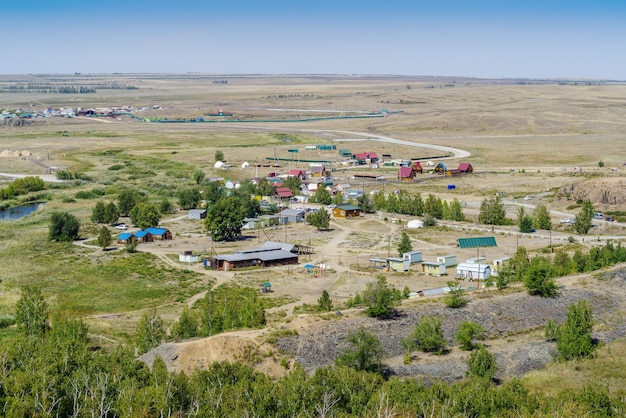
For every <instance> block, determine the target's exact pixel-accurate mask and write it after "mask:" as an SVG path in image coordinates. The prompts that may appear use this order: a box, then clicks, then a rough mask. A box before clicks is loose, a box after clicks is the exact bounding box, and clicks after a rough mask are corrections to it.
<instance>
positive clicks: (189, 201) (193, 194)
mask: <svg viewBox="0 0 626 418" xmlns="http://www.w3.org/2000/svg"><path fill="white" fill-rule="evenodd" d="M176 195H177V196H178V204H179V205H180V207H181V208H183V209H185V210H189V209H195V208H197V207H198V205H199V204H200V200H201V199H202V196H201V195H200V190H198V189H197V188H195V187H190V188H186V189H181V190H179V191H178V192H177V193H176Z"/></svg>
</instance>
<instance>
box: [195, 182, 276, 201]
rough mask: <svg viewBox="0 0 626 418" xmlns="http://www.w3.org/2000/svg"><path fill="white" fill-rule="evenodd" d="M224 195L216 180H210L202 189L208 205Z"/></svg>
mask: <svg viewBox="0 0 626 418" xmlns="http://www.w3.org/2000/svg"><path fill="white" fill-rule="evenodd" d="M270 194H271V193H270ZM224 197H226V192H225V191H224V189H223V188H222V186H220V184H219V183H218V182H217V181H212V182H210V183H209V184H207V186H206V188H205V189H204V200H206V201H207V203H208V204H209V205H212V204H214V203H216V202H217V201H218V200H221V199H223V198H224Z"/></svg>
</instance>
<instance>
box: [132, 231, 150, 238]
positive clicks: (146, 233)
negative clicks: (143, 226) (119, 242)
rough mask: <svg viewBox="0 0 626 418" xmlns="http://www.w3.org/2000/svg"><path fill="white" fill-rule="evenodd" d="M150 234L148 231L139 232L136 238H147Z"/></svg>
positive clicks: (136, 233)
mask: <svg viewBox="0 0 626 418" xmlns="http://www.w3.org/2000/svg"><path fill="white" fill-rule="evenodd" d="M148 234H149V232H148V231H144V230H139V231H137V232H135V236H136V237H137V238H143V237H145V236H146V235H148Z"/></svg>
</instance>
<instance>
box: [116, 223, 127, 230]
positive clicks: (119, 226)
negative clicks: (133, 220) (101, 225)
mask: <svg viewBox="0 0 626 418" xmlns="http://www.w3.org/2000/svg"><path fill="white" fill-rule="evenodd" d="M115 229H119V230H122V231H126V230H127V229H128V225H126V224H119V225H115Z"/></svg>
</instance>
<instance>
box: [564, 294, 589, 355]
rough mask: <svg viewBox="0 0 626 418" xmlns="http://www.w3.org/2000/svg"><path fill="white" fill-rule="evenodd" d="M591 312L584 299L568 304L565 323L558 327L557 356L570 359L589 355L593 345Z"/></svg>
mask: <svg viewBox="0 0 626 418" xmlns="http://www.w3.org/2000/svg"><path fill="white" fill-rule="evenodd" d="M592 328H593V312H592V309H591V305H590V304H589V303H588V302H587V301H586V300H584V299H581V300H579V301H578V302H576V303H573V304H571V305H570V306H569V308H568V310H567V318H566V319H565V323H563V325H561V327H559V331H558V333H557V338H556V348H557V351H558V352H559V358H560V359H562V360H572V359H578V358H585V357H591V356H592V355H593V353H594V351H595V348H596V347H595V345H594V344H593V340H592V339H591V331H592Z"/></svg>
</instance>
